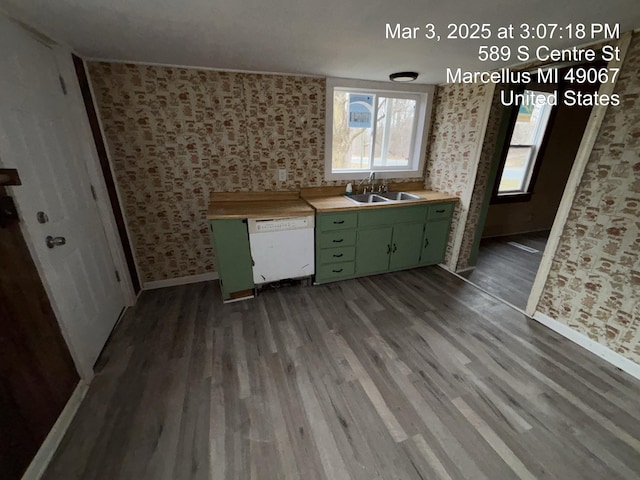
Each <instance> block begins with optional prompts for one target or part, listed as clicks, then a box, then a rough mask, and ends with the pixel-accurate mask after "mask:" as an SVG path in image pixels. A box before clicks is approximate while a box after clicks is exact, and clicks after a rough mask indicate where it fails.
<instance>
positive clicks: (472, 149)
mask: <svg viewBox="0 0 640 480" xmlns="http://www.w3.org/2000/svg"><path fill="white" fill-rule="evenodd" d="M490 95H491V93H490V89H489V88H488V86H487V85H484V84H461V83H460V84H449V85H445V86H443V87H440V88H438V93H437V97H436V106H435V114H434V118H433V123H432V125H433V127H432V130H431V137H430V142H429V144H430V150H429V154H428V158H427V166H426V170H425V187H426V188H427V189H433V190H438V191H442V192H447V193H450V194H453V195H457V196H459V197H460V199H461V201H460V202H459V203H458V206H457V207H456V209H455V210H454V213H453V223H452V231H451V234H450V236H449V243H448V245H447V253H446V258H445V264H446V265H447V266H448V268H449V269H451V270H455V269H456V263H457V258H458V252H456V251H455V250H456V239H457V238H458V237H459V235H460V234H461V231H460V230H462V229H464V228H465V223H466V219H467V215H468V212H469V204H470V200H471V192H472V190H473V185H474V182H475V174H476V167H477V165H476V162H477V158H478V152H479V150H480V149H481V148H482V143H483V139H484V137H483V132H484V124H483V122H484V118H483V116H482V114H483V111H484V109H486V108H488V102H491V99H492V97H491V96H490Z"/></svg>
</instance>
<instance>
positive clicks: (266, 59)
mask: <svg viewBox="0 0 640 480" xmlns="http://www.w3.org/2000/svg"><path fill="white" fill-rule="evenodd" d="M0 7H2V8H4V9H5V10H6V11H7V12H8V13H9V14H10V15H12V16H14V17H16V18H18V19H20V20H22V21H24V22H26V23H28V24H30V25H31V26H33V27H35V28H36V29H38V30H40V31H41V32H42V33H45V34H46V35H48V36H50V37H51V38H53V39H54V40H56V41H59V42H62V43H66V44H67V45H69V46H71V47H73V48H74V49H75V50H76V51H77V52H78V53H79V54H80V55H82V56H84V57H87V58H100V59H111V60H126V61H132V62H148V63H159V64H169V65H187V66H201V67H212V68H217V69H226V70H248V71H262V72H277V73H299V74H311V75H321V76H335V77H346V78H361V79H367V80H388V76H389V74H390V73H393V72H397V71H404V70H415V71H417V72H419V73H420V77H419V78H418V82H419V83H443V82H445V81H446V68H447V67H451V68H457V67H460V68H462V69H463V70H470V71H474V70H489V69H492V68H496V67H499V66H504V65H507V64H508V65H512V64H516V63H519V62H518V61H517V60H511V61H509V62H502V63H498V62H488V63H483V62H480V61H479V60H478V58H477V57H478V54H477V50H478V46H479V45H482V44H485V45H505V44H506V45H511V46H512V47H515V48H517V46H519V45H531V46H533V47H535V46H537V45H539V44H541V43H544V44H547V45H548V46H550V47H567V46H573V45H578V44H584V43H588V41H587V40H569V39H567V38H566V35H563V36H564V37H565V38H563V39H555V40H552V41H546V42H540V41H529V42H530V43H527V42H525V41H523V40H518V39H514V40H499V39H497V38H496V37H495V35H496V27H498V26H501V25H509V24H514V25H515V26H516V27H517V26H519V25H520V24H522V23H523V22H527V23H529V24H531V25H536V24H538V23H545V24H546V23H557V24H559V25H566V24H567V23H574V24H575V23H587V24H591V23H619V24H620V27H621V31H627V30H632V29H634V28H637V27H640V3H639V2H638V0H565V1H560V0H526V1H523V0H476V1H469V0H448V1H444V0H439V1H435V0H395V1H391V0H315V1H313V0H235V1H234V0H226V1H222V0H182V1H176V0H135V1H132V0H111V1H105V0H56V1H54V2H52V1H51V0H0ZM452 22H453V23H457V24H460V23H465V22H466V23H473V22H475V23H490V24H491V26H492V28H493V38H492V39H490V40H486V41H478V40H453V39H446V38H445V37H446V35H447V32H448V28H447V26H448V24H449V23H452ZM387 23H389V24H392V25H395V24H397V23H400V24H402V25H403V26H420V27H422V28H421V29H420V30H419V32H420V33H419V37H418V38H417V39H415V40H401V39H397V40H391V39H385V25H386V24H387ZM427 23H433V24H435V26H436V28H437V30H438V33H439V34H440V35H441V41H440V42H436V41H434V40H427V39H426V38H424V37H423V36H422V35H423V34H424V33H425V29H424V25H425V24H427ZM516 31H517V30H516Z"/></svg>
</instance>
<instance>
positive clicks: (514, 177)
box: [459, 62, 606, 310]
mask: <svg viewBox="0 0 640 480" xmlns="http://www.w3.org/2000/svg"><path fill="white" fill-rule="evenodd" d="M603 65H606V64H605V63H603V62H596V63H590V64H586V65H570V66H562V65H552V66H551V67H552V68H555V69H557V72H558V81H557V83H556V82H553V83H542V82H539V81H537V78H536V77H535V76H534V77H533V81H532V82H530V83H528V84H524V85H522V84H520V85H507V86H504V88H502V89H496V95H499V96H500V95H501V96H502V98H506V99H510V98H512V99H515V101H514V102H513V104H512V105H508V106H502V108H501V111H500V112H499V115H498V116H499V118H497V119H494V121H497V122H500V129H499V131H498V134H497V137H498V138H497V140H496V146H495V153H494V155H493V156H492V159H491V167H490V173H489V178H490V180H489V184H488V187H487V191H486V193H485V196H486V199H485V200H486V201H485V206H484V209H483V212H482V214H481V215H480V220H479V222H478V226H477V230H476V241H475V250H474V251H473V252H472V258H471V259H470V260H471V261H470V264H472V265H473V264H475V267H474V268H471V269H469V270H466V271H463V272H459V273H460V274H461V275H462V276H464V277H465V278H467V279H468V280H469V281H470V282H472V283H474V284H476V285H477V286H478V287H480V288H482V289H483V290H485V291H487V292H489V293H491V294H493V295H495V296H496V297H498V298H500V299H501V300H503V301H505V302H507V303H509V304H511V305H513V306H515V307H517V308H519V309H521V310H524V309H525V308H526V306H527V301H528V298H529V295H530V293H531V289H532V287H533V283H534V280H535V277H536V274H537V272H538V267H539V266H540V262H541V261H542V255H543V252H544V250H545V246H546V243H547V239H548V238H549V233H550V231H551V227H552V225H553V222H554V219H555V216H556V213H557V211H558V207H559V205H560V202H561V200H562V197H563V194H564V190H565V186H566V184H567V180H568V179H569V175H570V173H571V169H572V167H573V163H574V160H575V158H576V154H577V152H578V149H579V147H580V143H581V141H582V137H583V135H584V132H585V128H586V126H587V123H588V121H589V118H590V115H591V110H592V107H591V106H588V105H583V106H580V105H567V103H565V102H563V97H564V92H565V91H567V90H573V91H580V92H581V93H583V94H592V93H594V92H597V91H598V89H599V87H600V84H599V83H576V82H572V81H570V78H571V75H567V72H569V71H571V69H576V68H591V67H601V66H603ZM490 121H491V120H490Z"/></svg>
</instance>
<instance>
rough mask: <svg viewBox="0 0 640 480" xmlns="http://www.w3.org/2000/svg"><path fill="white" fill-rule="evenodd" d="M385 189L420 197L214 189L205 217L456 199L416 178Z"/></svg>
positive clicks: (280, 215)
mask: <svg viewBox="0 0 640 480" xmlns="http://www.w3.org/2000/svg"><path fill="white" fill-rule="evenodd" d="M389 191H392V192H407V193H412V194H414V195H417V196H419V197H420V199H418V200H405V201H402V202H388V203H371V204H358V203H355V202H353V201H351V200H349V199H347V198H345V197H344V196H343V194H344V187H318V188H303V189H302V190H301V191H300V192H214V193H212V194H211V196H210V198H209V200H210V203H209V210H208V212H207V219H208V220H220V219H231V218H283V217H300V216H305V215H313V214H314V213H315V212H341V211H348V210H361V209H370V208H394V207H399V206H403V205H419V204H423V203H437V202H457V201H458V197H456V196H455V195H449V194H446V193H440V192H434V191H430V190H425V189H424V188H423V187H422V184H421V183H420V182H413V183H398V184H391V185H389Z"/></svg>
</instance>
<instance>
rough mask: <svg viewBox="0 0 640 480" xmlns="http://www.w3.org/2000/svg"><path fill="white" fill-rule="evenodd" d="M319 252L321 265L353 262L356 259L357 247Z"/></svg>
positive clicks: (327, 249)
mask: <svg viewBox="0 0 640 480" xmlns="http://www.w3.org/2000/svg"><path fill="white" fill-rule="evenodd" d="M319 252H320V253H319V256H320V263H334V262H351V261H353V260H355V258H356V247H341V248H325V249H322V250H319Z"/></svg>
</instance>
